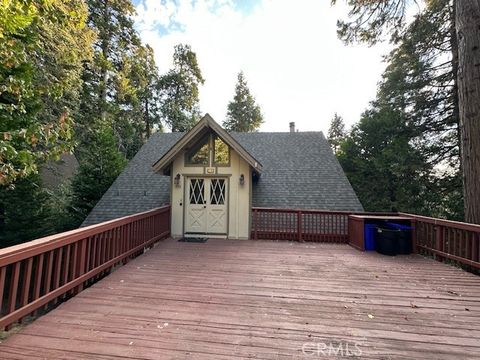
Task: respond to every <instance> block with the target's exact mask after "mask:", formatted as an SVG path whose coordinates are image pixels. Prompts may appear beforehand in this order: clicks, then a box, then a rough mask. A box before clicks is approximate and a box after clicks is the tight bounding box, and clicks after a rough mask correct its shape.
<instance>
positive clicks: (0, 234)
mask: <svg viewBox="0 0 480 360" xmlns="http://www.w3.org/2000/svg"><path fill="white" fill-rule="evenodd" d="M50 200H51V199H50V196H49V195H48V194H47V192H45V190H44V189H43V184H42V181H41V179H40V176H39V175H38V174H32V175H29V176H27V177H24V178H22V179H18V180H17V181H16V182H15V187H14V188H4V189H2V190H1V191H0V208H1V209H3V219H2V221H1V222H0V248H2V247H6V246H11V245H15V244H18V243H22V242H25V241H30V240H33V239H36V238H39V237H43V236H46V235H50V234H53V233H55V226H54V222H53V221H54V220H55V219H54V216H53V215H54V213H53V210H52V207H51V203H50Z"/></svg>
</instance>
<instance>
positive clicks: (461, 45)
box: [455, 0, 480, 224]
mask: <svg viewBox="0 0 480 360" xmlns="http://www.w3.org/2000/svg"><path fill="white" fill-rule="evenodd" d="M455 24H456V29H457V42H458V73H457V80H458V100H459V116H460V134H461V156H462V166H463V187H464V189H463V194H464V201H465V221H467V222H471V223H475V224H480V3H479V1H478V0H457V1H456V19H455Z"/></svg>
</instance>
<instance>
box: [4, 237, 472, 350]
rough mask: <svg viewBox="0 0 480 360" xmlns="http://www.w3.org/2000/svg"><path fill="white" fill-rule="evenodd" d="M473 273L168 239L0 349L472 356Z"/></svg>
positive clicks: (287, 246) (329, 250) (314, 247)
mask: <svg viewBox="0 0 480 360" xmlns="http://www.w3.org/2000/svg"><path fill="white" fill-rule="evenodd" d="M479 320H480V277H478V276H475V275H472V274H469V273H466V272H464V271H462V270H460V269H457V268H454V267H451V266H447V265H445V264H442V263H439V262H436V261H433V260H428V259H424V258H422V257H421V256H419V255H412V256H397V257H385V256H382V255H379V254H377V253H361V252H358V251H356V250H355V249H353V248H352V247H350V246H348V245H344V244H316V243H298V242H297V243H292V242H274V241H234V240H213V239H210V240H208V241H207V242H206V243H204V244H196V243H181V242H177V241H174V240H172V239H167V240H165V241H162V242H160V243H159V244H158V245H157V246H156V247H155V248H153V249H152V250H150V251H148V252H147V253H145V254H144V255H142V256H140V257H138V258H136V259H134V260H132V261H131V262H129V263H128V264H127V265H125V266H123V267H121V268H119V269H118V270H117V271H115V272H113V273H112V274H111V275H109V276H107V277H106V278H104V279H102V280H101V281H99V282H97V283H96V284H94V285H93V286H91V287H90V288H88V289H86V290H84V291H82V292H81V293H79V294H78V295H77V296H76V297H74V298H72V299H70V300H69V301H67V302H65V303H63V304H61V305H60V306H59V307H58V308H56V309H54V310H53V311H51V312H50V313H48V314H46V315H45V316H42V317H40V318H39V319H37V320H36V321H34V322H33V323H32V324H30V325H28V326H26V327H25V328H23V329H22V330H21V331H20V332H19V333H17V334H14V335H12V336H11V337H9V338H8V339H7V340H5V341H4V342H3V343H2V344H1V345H0V354H1V355H0V357H1V358H2V359H10V358H15V359H18V358H49V359H50V358H62V359H67V358H68V359H70V358H71V359H79V358H95V359H109V358H116V357H122V358H135V359H171V358H181V359H183V358H193V359H232V358H259V359H296V358H298V359H304V358H305V359H314V358H331V357H334V356H338V357H342V356H346V357H361V358H381V359H386V358H415V359H421V358H426V359H427V358H428V359H431V358H436V359H452V358H472V359H473V358H479V357H480V342H479V341H478V339H479V338H480V321H479Z"/></svg>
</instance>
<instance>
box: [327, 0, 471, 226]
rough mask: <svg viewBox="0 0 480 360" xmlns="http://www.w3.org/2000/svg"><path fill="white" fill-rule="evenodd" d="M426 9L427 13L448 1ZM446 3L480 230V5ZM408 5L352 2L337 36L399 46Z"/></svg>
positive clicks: (465, 162)
mask: <svg viewBox="0 0 480 360" xmlns="http://www.w3.org/2000/svg"><path fill="white" fill-rule="evenodd" d="M335 2H336V1H335V0H334V1H333V3H335ZM424 3H425V9H427V10H428V9H431V8H432V7H434V6H437V5H438V4H444V3H445V1H444V0H429V1H424ZM447 3H448V4H446V6H447V7H450V8H451V9H452V17H451V20H450V22H449V23H450V27H449V34H450V38H449V40H448V41H447V44H449V46H450V49H451V54H450V57H451V63H452V68H453V74H454V78H453V81H454V85H453V86H454V89H455V90H454V91H455V92H456V93H457V94H456V95H455V96H456V97H457V99H458V123H459V129H460V137H459V138H460V148H461V151H460V156H461V163H462V165H461V168H462V175H463V191H464V204H465V220H466V221H468V222H472V223H478V224H480V205H479V204H480V187H479V186H478V177H479V176H480V173H479V169H480V140H479V139H480V135H479V134H480V101H478V99H479V98H480V67H479V66H478V63H479V62H480V52H479V51H478V49H479V48H480V27H479V26H478V23H479V22H480V4H479V2H478V1H477V0H451V1H448V2H447ZM409 4H410V2H409V1H408V0H388V1H384V0H374V1H368V2H365V1H363V0H352V1H349V2H348V5H349V6H350V13H349V16H350V19H351V20H350V21H347V22H345V21H339V22H338V25H339V26H338V33H339V36H340V37H341V38H343V39H344V40H345V41H347V42H352V41H364V42H367V43H370V44H372V43H375V42H376V41H378V39H379V38H380V37H381V35H382V34H384V33H385V32H387V33H388V34H390V35H391V39H392V40H393V41H395V40H396V39H397V37H398V36H399V33H401V32H402V30H403V29H404V26H405V23H406V10H407V8H408V5H409ZM419 8H420V7H419ZM442 45H443V44H442Z"/></svg>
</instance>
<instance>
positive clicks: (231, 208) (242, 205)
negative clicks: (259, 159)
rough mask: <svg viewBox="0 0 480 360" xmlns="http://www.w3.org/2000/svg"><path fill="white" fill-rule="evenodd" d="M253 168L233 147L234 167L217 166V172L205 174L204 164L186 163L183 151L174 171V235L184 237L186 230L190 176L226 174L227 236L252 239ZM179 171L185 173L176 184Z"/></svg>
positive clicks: (174, 166) (231, 153) (231, 161)
mask: <svg viewBox="0 0 480 360" xmlns="http://www.w3.org/2000/svg"><path fill="white" fill-rule="evenodd" d="M250 171H251V170H250V166H249V165H248V163H247V162H246V161H245V160H243V159H242V158H241V157H240V156H239V155H238V153H236V152H235V151H234V150H233V149H230V166H222V167H217V168H216V174H213V175H205V168H204V167H203V166H192V165H188V166H185V153H184V152H182V153H181V154H179V155H178V156H177V157H176V158H175V160H174V162H173V165H172V173H171V178H172V185H171V189H172V190H171V205H172V229H171V231H172V236H174V237H181V236H183V233H184V214H185V211H186V207H187V202H188V200H189V199H188V198H187V194H186V187H187V186H188V183H187V179H188V177H189V176H190V177H193V176H198V177H199V178H202V177H226V178H227V179H228V180H227V181H228V188H227V197H228V201H227V206H228V211H227V213H228V226H227V236H228V238H232V239H248V237H249V225H250V221H249V220H250V202H251V185H252V184H251V178H252V176H251V172H250ZM176 174H181V180H180V183H179V186H175V185H173V179H174V177H175V176H176ZM242 174H243V175H244V184H243V185H240V181H239V179H240V175H242ZM180 204H182V205H180Z"/></svg>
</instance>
